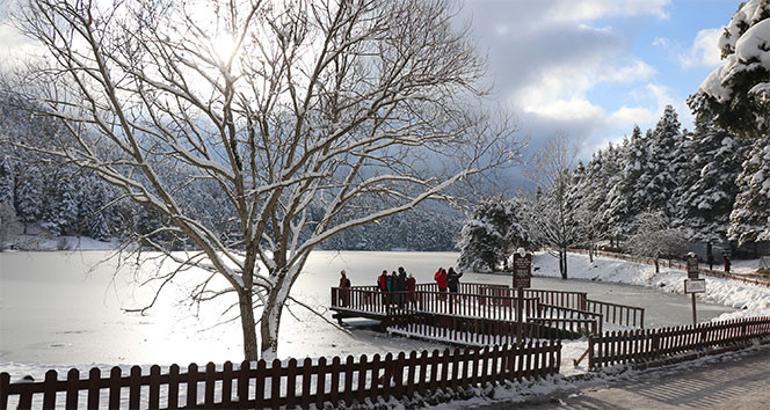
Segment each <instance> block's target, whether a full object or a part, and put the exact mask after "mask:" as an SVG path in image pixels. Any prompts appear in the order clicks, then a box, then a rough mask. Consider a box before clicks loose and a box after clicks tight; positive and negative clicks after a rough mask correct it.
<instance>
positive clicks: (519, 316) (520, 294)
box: [516, 287, 524, 344]
mask: <svg viewBox="0 0 770 410" xmlns="http://www.w3.org/2000/svg"><path fill="white" fill-rule="evenodd" d="M522 340H524V288H522V287H518V288H516V343H517V344H521V342H522Z"/></svg>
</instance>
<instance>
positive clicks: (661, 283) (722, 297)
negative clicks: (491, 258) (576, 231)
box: [534, 253, 770, 320]
mask: <svg viewBox="0 0 770 410" xmlns="http://www.w3.org/2000/svg"><path fill="white" fill-rule="evenodd" d="M534 265H535V266H536V267H538V268H539V269H538V270H537V272H536V273H537V274H538V275H542V276H546V277H559V260H558V258H556V257H554V256H552V255H550V254H547V253H541V254H538V255H536V257H535V261H534ZM567 265H568V276H569V277H570V278H572V279H586V280H592V281H603V282H615V283H626V284H631V285H637V286H646V287H651V288H655V289H658V290H660V291H663V292H669V293H677V294H683V293H684V279H685V278H686V277H687V273H686V272H684V271H682V270H677V269H671V268H664V267H661V268H660V273H657V274H656V273H655V267H654V266H651V265H644V264H639V263H632V262H627V261H621V260H618V259H613V258H606V257H596V258H594V262H593V263H591V262H590V261H589V259H588V256H586V255H578V254H569V256H568V262H567ZM698 298H699V299H704V300H707V301H710V302H714V303H718V304H721V305H724V306H730V307H733V308H736V309H739V310H738V311H737V312H732V313H725V314H722V315H720V316H718V317H716V318H714V320H725V319H731V318H736V317H748V316H766V315H770V288H768V287H765V286H760V285H753V284H749V283H746V282H741V281H737V280H731V279H722V278H713V277H706V293H705V294H699V295H698Z"/></svg>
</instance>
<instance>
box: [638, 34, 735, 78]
mask: <svg viewBox="0 0 770 410" xmlns="http://www.w3.org/2000/svg"><path fill="white" fill-rule="evenodd" d="M722 31H723V29H722V28H707V29H703V30H700V31H698V33H697V34H696V35H695V38H694V39H693V41H692V44H690V45H689V46H688V47H684V46H682V44H680V43H678V42H676V41H672V40H671V39H669V38H666V37H655V39H654V40H653V41H652V45H653V46H656V47H660V48H662V49H664V50H666V51H667V52H668V53H669V55H670V58H671V59H672V60H674V61H676V62H677V64H679V66H680V67H682V68H683V69H691V68H699V67H706V68H709V67H716V66H718V65H719V64H720V60H721V56H720V54H721V51H720V50H719V37H720V36H721V35H722Z"/></svg>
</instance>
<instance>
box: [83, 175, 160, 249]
mask: <svg viewBox="0 0 770 410" xmlns="http://www.w3.org/2000/svg"><path fill="white" fill-rule="evenodd" d="M83 185H84V186H87V187H88V189H87V191H86V192H85V195H81V196H80V198H79V200H80V201H79V205H78V210H79V215H78V219H79V221H80V227H79V231H80V232H81V233H82V234H84V235H86V236H89V237H91V238H94V239H99V240H106V239H109V238H110V237H111V236H112V235H111V233H110V227H109V225H108V224H107V221H108V220H109V216H108V215H107V213H108V212H109V210H108V208H107V203H108V198H107V193H106V190H105V187H104V185H103V184H102V183H101V181H99V180H97V179H96V178H95V177H90V178H85V181H84V183H83ZM155 228H157V226H156V227H155Z"/></svg>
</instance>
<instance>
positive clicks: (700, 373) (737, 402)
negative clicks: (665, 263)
mask: <svg viewBox="0 0 770 410" xmlns="http://www.w3.org/2000/svg"><path fill="white" fill-rule="evenodd" d="M768 380H770V348H763V349H760V350H757V351H755V352H752V353H750V354H748V355H743V356H738V357H736V358H734V359H732V360H724V361H721V362H719V363H716V364H710V365H709V366H702V367H700V366H699V367H697V368H693V367H690V366H687V365H683V366H677V367H674V368H673V369H672V370H655V371H652V372H643V373H637V374H633V375H631V376H628V377H622V378H621V379H620V380H618V381H614V382H602V383H601V384H599V385H596V384H592V385H590V386H589V387H583V388H580V389H577V390H572V391H567V392H564V393H562V394H560V395H558V396H555V397H553V398H551V399H550V400H548V402H546V403H542V404H539V405H531V406H521V405H519V406H517V408H531V409H551V408H558V409H609V408H615V409H620V408H623V409H725V408H730V409H761V408H768V407H770V389H768V388H767V387H768ZM485 408H488V409H508V408H511V404H510V403H501V404H497V405H493V406H489V407H485Z"/></svg>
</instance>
